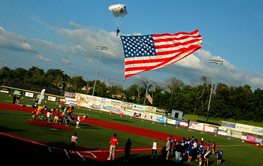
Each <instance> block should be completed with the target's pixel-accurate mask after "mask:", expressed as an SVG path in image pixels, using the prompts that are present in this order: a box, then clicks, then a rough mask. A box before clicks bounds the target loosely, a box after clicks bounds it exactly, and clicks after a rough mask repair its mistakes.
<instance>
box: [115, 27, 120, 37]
mask: <svg viewBox="0 0 263 166" xmlns="http://www.w3.org/2000/svg"><path fill="white" fill-rule="evenodd" d="M119 33H120V30H119V28H117V30H116V36H118V35H119Z"/></svg>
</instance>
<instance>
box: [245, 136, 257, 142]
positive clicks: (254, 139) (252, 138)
mask: <svg viewBox="0 0 263 166" xmlns="http://www.w3.org/2000/svg"><path fill="white" fill-rule="evenodd" d="M256 138H257V137H256V136H254V135H247V141H250V142H256Z"/></svg>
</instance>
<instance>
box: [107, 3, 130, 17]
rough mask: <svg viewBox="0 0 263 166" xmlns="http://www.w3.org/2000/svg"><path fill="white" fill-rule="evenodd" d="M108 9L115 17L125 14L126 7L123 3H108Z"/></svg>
mask: <svg viewBox="0 0 263 166" xmlns="http://www.w3.org/2000/svg"><path fill="white" fill-rule="evenodd" d="M109 10H110V11H111V12H112V14H113V15H114V16H115V17H122V16H124V15H126V14H127V9H126V6H125V5H124V4H115V5H110V6H109Z"/></svg>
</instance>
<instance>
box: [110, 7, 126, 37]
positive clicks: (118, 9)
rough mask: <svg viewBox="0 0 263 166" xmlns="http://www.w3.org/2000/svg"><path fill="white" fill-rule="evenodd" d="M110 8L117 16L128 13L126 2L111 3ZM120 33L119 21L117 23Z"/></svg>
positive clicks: (117, 31)
mask: <svg viewBox="0 0 263 166" xmlns="http://www.w3.org/2000/svg"><path fill="white" fill-rule="evenodd" d="M109 10H110V11H111V12H112V14H113V15H114V16H115V17H123V16H125V15H126V14H127V8H126V5H124V4H115V5H110V6H109ZM119 33H120V30H119V23H118V24H117V29H116V35H117V36H118V34H119Z"/></svg>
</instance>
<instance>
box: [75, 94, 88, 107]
mask: <svg viewBox="0 0 263 166" xmlns="http://www.w3.org/2000/svg"><path fill="white" fill-rule="evenodd" d="M74 96H75V99H76V101H77V105H78V106H79V107H86V108H90V107H91V104H90V102H91V100H89V98H88V96H87V95H84V94H80V93H74Z"/></svg>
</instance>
